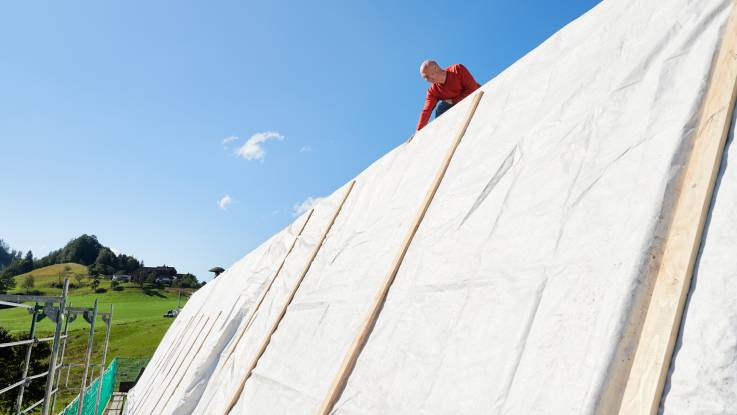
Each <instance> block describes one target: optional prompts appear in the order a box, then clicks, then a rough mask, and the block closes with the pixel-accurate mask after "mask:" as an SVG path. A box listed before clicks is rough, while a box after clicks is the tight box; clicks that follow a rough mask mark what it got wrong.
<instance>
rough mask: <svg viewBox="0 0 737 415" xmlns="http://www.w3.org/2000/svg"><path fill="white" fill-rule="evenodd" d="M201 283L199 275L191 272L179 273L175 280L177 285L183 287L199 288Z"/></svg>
mask: <svg viewBox="0 0 737 415" xmlns="http://www.w3.org/2000/svg"><path fill="white" fill-rule="evenodd" d="M199 285H200V283H199V281H197V277H195V276H194V275H192V274H190V273H187V274H181V275H177V279H176V281H175V282H174V286H175V287H181V288H197V287H199Z"/></svg>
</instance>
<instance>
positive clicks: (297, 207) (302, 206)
mask: <svg viewBox="0 0 737 415" xmlns="http://www.w3.org/2000/svg"><path fill="white" fill-rule="evenodd" d="M322 199H323V198H322V197H311V196H310V197H308V198H307V199H305V200H304V202H302V203H295V204H294V206H292V216H294V217H295V218H296V217H297V216H299V215H301V214H303V213H305V212H307V211H308V210H310V209H312V208H313V207H315V205H317V204H318V203H320V201H321V200H322Z"/></svg>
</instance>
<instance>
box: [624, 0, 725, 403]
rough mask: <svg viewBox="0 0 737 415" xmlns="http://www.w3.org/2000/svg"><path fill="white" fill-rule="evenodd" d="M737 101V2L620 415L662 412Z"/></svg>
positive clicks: (687, 166)
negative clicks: (666, 383) (684, 313)
mask: <svg viewBox="0 0 737 415" xmlns="http://www.w3.org/2000/svg"><path fill="white" fill-rule="evenodd" d="M736 96H737V0H735V1H733V2H732V13H731V16H730V18H729V22H728V24H727V27H726V28H725V32H724V38H723V40H722V45H721V47H720V51H719V56H718V58H717V61H716V64H715V67H714V70H713V71H712V78H711V81H710V83H709V89H708V91H707V94H706V98H705V100H704V104H703V105H704V106H703V108H702V112H701V118H700V121H699V127H698V129H697V132H696V136H695V138H694V144H693V149H692V151H691V155H690V158H689V161H688V164H687V165H686V170H685V176H684V181H683V183H682V185H681V187H680V193H679V195H678V197H677V202H676V208H675V211H674V213H673V215H674V216H673V220H672V223H671V227H670V231H669V234H668V239H667V240H666V242H665V249H664V251H663V257H662V261H661V265H660V268H659V269H658V272H657V275H656V279H655V285H654V288H653V293H652V297H651V299H650V304H649V306H648V310H647V314H646V316H645V321H644V324H643V327H642V331H641V334H640V339H639V343H638V345H637V349H636V351H635V357H634V360H633V363H632V369H631V370H630V374H629V378H628V380H627V384H626V386H625V390H624V394H623V397H622V402H621V406H620V408H619V413H620V414H627V415H630V414H636V415H639V414H655V413H657V411H658V409H659V406H660V399H661V396H662V393H663V387H664V385H665V381H666V378H667V376H668V368H669V365H670V362H671V357H672V355H673V347H674V345H675V341H676V338H677V336H678V330H679V328H680V324H681V319H682V316H683V307H684V304H685V301H686V297H687V295H688V291H689V288H690V285H691V276H692V274H693V269H694V264H695V261H696V257H697V255H698V252H699V247H700V245H701V238H702V234H703V229H704V223H705V221H706V217H707V215H708V213H709V209H710V204H711V199H712V193H713V190H714V184H715V182H716V177H717V174H718V172H719V167H720V162H721V160H722V155H723V152H724V145H725V141H726V139H727V135H728V133H729V128H730V125H731V121H732V115H733V111H734V105H735V97H736Z"/></svg>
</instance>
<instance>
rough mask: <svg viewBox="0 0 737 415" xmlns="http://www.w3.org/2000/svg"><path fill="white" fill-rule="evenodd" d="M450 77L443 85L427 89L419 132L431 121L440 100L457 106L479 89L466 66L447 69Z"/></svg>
mask: <svg viewBox="0 0 737 415" xmlns="http://www.w3.org/2000/svg"><path fill="white" fill-rule="evenodd" d="M445 70H446V71H447V74H448V76H447V77H446V78H445V83H443V84H432V85H430V87H429V88H427V95H426V96H425V106H424V107H422V113H421V114H420V120H419V121H418V122H417V130H418V131H419V130H421V129H422V128H423V127H424V126H426V125H427V123H428V122H429V121H430V115H432V110H433V109H435V105H436V104H437V103H438V101H440V100H448V99H449V100H451V101H452V102H453V104H457V103H458V102H459V101H460V100H462V99H463V98H465V97H467V96H469V95H471V93H473V91H475V90H477V89H479V88H480V87H481V85H479V84H478V83H477V82H476V80H475V79H473V76H471V74H470V73H469V72H468V69H466V67H465V66H463V65H461V64H459V63H457V64H455V65H450V66H449V67H447V68H445Z"/></svg>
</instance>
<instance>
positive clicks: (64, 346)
mask: <svg viewBox="0 0 737 415" xmlns="http://www.w3.org/2000/svg"><path fill="white" fill-rule="evenodd" d="M71 306H72V303H71V302H70V303H69V307H68V308H71ZM76 318H77V314H76V313H73V312H71V311H69V312H68V313H67V318H66V319H65V321H64V341H63V343H62V344H61V359H60V360H59V367H60V368H61V369H59V375H58V376H57V377H56V386H55V390H56V391H58V390H59V385H60V384H61V372H62V370H63V366H64V353H65V352H66V349H67V340H69V324H70V323H71V322H72V321H74V320H75V319H76ZM67 373H69V371H67ZM52 386H53V385H52ZM57 395H58V392H57V393H54V394H53V396H52V397H51V413H56V396H57Z"/></svg>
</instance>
